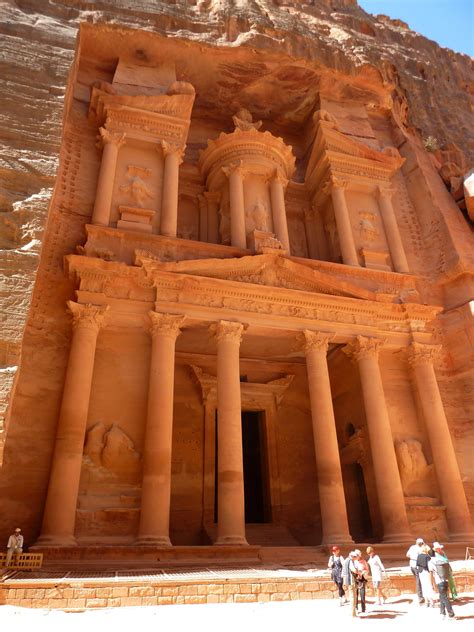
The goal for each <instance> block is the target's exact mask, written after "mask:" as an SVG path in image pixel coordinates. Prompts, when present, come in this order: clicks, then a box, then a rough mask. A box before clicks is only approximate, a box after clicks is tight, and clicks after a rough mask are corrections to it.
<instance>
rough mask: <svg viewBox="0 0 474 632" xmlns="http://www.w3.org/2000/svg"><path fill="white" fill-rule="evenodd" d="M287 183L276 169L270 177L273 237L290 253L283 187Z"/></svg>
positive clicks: (284, 187)
mask: <svg viewBox="0 0 474 632" xmlns="http://www.w3.org/2000/svg"><path fill="white" fill-rule="evenodd" d="M287 185H288V180H287V179H286V178H285V177H283V176H282V174H281V173H280V172H279V171H278V170H276V171H275V173H274V174H273V176H272V177H271V178H270V197H271V202H272V217H273V229H274V231H275V237H276V238H277V239H278V241H279V242H280V243H281V245H282V246H283V248H284V249H285V250H286V251H287V252H288V254H290V238H289V236H288V222H287V219H286V210H285V189H286V187H287Z"/></svg>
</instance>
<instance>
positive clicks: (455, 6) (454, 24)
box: [358, 0, 474, 56]
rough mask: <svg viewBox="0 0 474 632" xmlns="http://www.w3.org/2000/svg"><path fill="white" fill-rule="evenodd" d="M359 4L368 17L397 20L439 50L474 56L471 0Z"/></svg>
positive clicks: (364, 1) (473, 5) (393, 0)
mask: <svg viewBox="0 0 474 632" xmlns="http://www.w3.org/2000/svg"><path fill="white" fill-rule="evenodd" d="M358 3H359V5H360V6H361V7H362V8H363V9H364V10H365V11H367V13H372V14H374V15H377V14H378V13H383V14H385V15H389V16H390V17H391V18H399V19H400V20H403V21H404V22H407V24H408V25H409V27H410V28H411V29H412V30H413V31H417V33H420V34H421V35H424V36H425V37H428V38H429V39H431V40H434V41H435V42H438V44H440V46H445V47H447V48H452V49H453V50H455V51H457V52H459V53H466V54H467V55H471V56H474V0H358Z"/></svg>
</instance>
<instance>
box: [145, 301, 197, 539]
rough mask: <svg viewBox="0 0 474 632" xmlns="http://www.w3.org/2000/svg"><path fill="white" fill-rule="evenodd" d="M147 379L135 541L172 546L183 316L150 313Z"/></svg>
mask: <svg viewBox="0 0 474 632" xmlns="http://www.w3.org/2000/svg"><path fill="white" fill-rule="evenodd" d="M149 316H150V321H151V324H150V334H151V359H150V378H149V382H148V406H147V418H146V428H145V443H144V446H145V447H144V451H143V479H142V498H141V511H140V524H139V527H138V538H137V544H149V545H152V546H171V542H170V537H169V525H170V500H171V448H172V439H173V394H174V365H175V346H176V338H177V337H178V336H179V334H180V333H181V329H180V327H181V326H182V324H183V322H184V318H185V317H184V316H180V315H175V314H159V313H157V312H149Z"/></svg>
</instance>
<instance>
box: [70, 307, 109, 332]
mask: <svg viewBox="0 0 474 632" xmlns="http://www.w3.org/2000/svg"><path fill="white" fill-rule="evenodd" d="M67 306H68V309H69V311H70V312H71V314H72V328H73V330H74V331H76V330H77V329H90V330H91V331H93V332H94V333H96V334H98V333H99V329H100V328H101V326H102V323H103V321H104V317H105V314H106V312H107V310H108V309H109V306H108V305H91V304H90V303H75V302H74V301H68V302H67Z"/></svg>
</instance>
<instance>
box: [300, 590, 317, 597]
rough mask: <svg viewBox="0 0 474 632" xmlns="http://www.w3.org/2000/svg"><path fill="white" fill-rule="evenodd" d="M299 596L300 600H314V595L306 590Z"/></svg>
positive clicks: (301, 591)
mask: <svg viewBox="0 0 474 632" xmlns="http://www.w3.org/2000/svg"><path fill="white" fill-rule="evenodd" d="M298 595H299V599H312V598H313V593H311V592H308V591H306V590H300V591H299V593H298Z"/></svg>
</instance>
